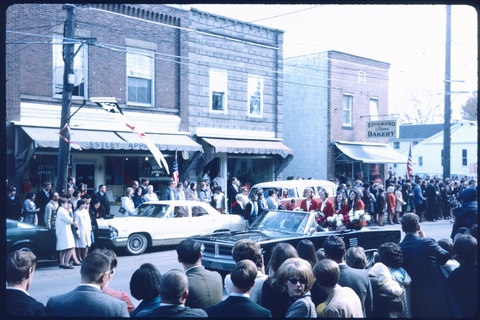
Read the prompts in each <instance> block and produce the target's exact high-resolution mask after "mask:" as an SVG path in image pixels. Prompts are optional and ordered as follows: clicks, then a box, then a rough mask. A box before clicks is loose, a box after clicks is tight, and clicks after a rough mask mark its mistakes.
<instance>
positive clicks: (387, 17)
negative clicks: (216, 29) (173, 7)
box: [191, 4, 478, 121]
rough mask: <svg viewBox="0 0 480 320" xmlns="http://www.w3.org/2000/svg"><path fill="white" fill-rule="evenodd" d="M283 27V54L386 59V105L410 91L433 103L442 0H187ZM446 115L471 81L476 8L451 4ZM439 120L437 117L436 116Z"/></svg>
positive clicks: (440, 57)
mask: <svg viewBox="0 0 480 320" xmlns="http://www.w3.org/2000/svg"><path fill="white" fill-rule="evenodd" d="M191 7H194V8H197V9H199V10H202V11H207V12H211V13H214V14H219V15H222V16H226V17H230V18H234V19H238V20H242V21H246V22H252V23H255V24H259V25H263V26H267V27H271V28H276V29H280V30H283V31H284V32H285V33H284V47H283V56H284V58H288V57H293V56H300V55H306V54H311V53H316V52H323V51H328V50H336V51H341V52H345V53H348V54H352V55H357V56H361V57H365V58H370V59H374V60H379V61H382V62H388V63H390V72H389V80H390V81H389V112H390V113H393V112H396V111H398V110H403V109H404V108H405V106H407V107H408V106H409V105H410V104H411V103H409V99H410V98H411V97H412V96H414V97H416V98H417V99H419V100H421V101H423V105H426V104H440V105H441V110H442V113H443V105H444V91H445V84H444V79H445V46H446V40H445V39H446V6H445V5H194V4H193V5H191ZM451 32H452V33H451V34H452V35H451V39H452V42H451V77H450V79H451V80H462V81H464V82H452V84H451V91H453V92H465V91H467V92H468V93H452V96H451V105H452V119H460V118H461V116H460V106H461V105H462V104H464V103H465V101H466V100H467V99H468V98H469V97H471V93H470V92H471V91H473V90H477V88H478V69H477V68H478V66H477V59H478V37H477V13H476V11H475V9H474V8H473V7H469V6H465V5H452V15H451ZM441 120H442V121H443V119H441Z"/></svg>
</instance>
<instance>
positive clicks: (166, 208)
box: [97, 201, 246, 254]
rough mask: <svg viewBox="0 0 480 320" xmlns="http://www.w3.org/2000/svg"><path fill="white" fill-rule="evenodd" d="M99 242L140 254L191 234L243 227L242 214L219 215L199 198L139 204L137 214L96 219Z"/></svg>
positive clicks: (240, 228)
mask: <svg viewBox="0 0 480 320" xmlns="http://www.w3.org/2000/svg"><path fill="white" fill-rule="evenodd" d="M97 222H98V244H99V245H100V246H102V245H103V246H106V247H109V248H118V247H124V248H125V249H126V251H127V253H129V254H142V253H143V252H145V250H146V249H147V248H148V247H152V246H165V245H172V244H178V243H180V242H181V241H182V240H183V239H186V238H188V237H190V236H192V235H199V234H203V233H211V232H218V231H236V230H243V229H245V226H246V223H245V220H244V219H243V217H241V216H239V215H236V214H220V213H219V212H218V211H217V210H215V209H214V208H213V207H212V206H210V205H209V204H207V203H204V202H199V201H155V202H145V203H142V204H141V205H140V206H138V207H137V209H136V215H131V216H126V217H115V218H113V219H99V220H97Z"/></svg>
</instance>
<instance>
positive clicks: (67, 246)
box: [55, 197, 77, 269]
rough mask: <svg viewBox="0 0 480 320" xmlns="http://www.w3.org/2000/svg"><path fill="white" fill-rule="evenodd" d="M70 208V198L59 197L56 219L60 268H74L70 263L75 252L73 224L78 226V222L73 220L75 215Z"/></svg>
mask: <svg viewBox="0 0 480 320" xmlns="http://www.w3.org/2000/svg"><path fill="white" fill-rule="evenodd" d="M68 209H69V207H68V200H67V199H66V198H63V197H62V198H59V199H58V209H57V217H56V219H55V234H56V236H57V251H59V257H60V265H59V268H61V269H73V267H72V266H70V265H69V261H70V258H71V257H72V255H73V253H74V252H75V239H74V237H73V232H72V226H76V225H77V223H76V222H74V221H73V215H72V216H70V213H69V211H68ZM75 264H76V263H75Z"/></svg>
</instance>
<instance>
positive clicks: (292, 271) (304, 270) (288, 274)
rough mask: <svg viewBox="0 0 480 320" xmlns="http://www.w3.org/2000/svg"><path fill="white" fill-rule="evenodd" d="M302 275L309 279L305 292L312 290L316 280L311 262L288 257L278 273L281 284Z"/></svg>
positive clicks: (277, 276)
mask: <svg viewBox="0 0 480 320" xmlns="http://www.w3.org/2000/svg"><path fill="white" fill-rule="evenodd" d="M297 276H298V277H302V278H305V279H307V281H308V283H307V284H306V286H305V291H304V293H305V292H308V291H310V289H312V286H313V281H314V280H315V278H314V276H313V270H312V266H311V265H310V263H309V262H308V261H306V260H304V259H302V258H288V259H287V260H285V261H284V262H283V263H282V265H281V266H280V268H278V271H277V273H276V278H277V281H278V283H279V284H285V283H286V282H287V281H288V279H290V278H292V277H297Z"/></svg>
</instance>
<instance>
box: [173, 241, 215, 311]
mask: <svg viewBox="0 0 480 320" xmlns="http://www.w3.org/2000/svg"><path fill="white" fill-rule="evenodd" d="M203 248H204V247H203V244H201V243H200V242H196V241H193V240H189V239H186V240H183V241H182V242H180V243H179V244H178V246H177V255H178V262H180V263H181V264H182V266H183V269H184V270H185V274H186V275H187V277H188V292H189V294H188V297H187V300H186V301H185V305H186V306H188V307H190V308H201V309H204V310H206V309H207V308H208V307H209V306H211V305H214V304H217V303H219V302H220V301H222V297H223V283H222V276H221V275H220V274H219V273H218V272H216V271H210V270H206V269H205V267H204V266H202V257H203V253H202V252H203Z"/></svg>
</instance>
